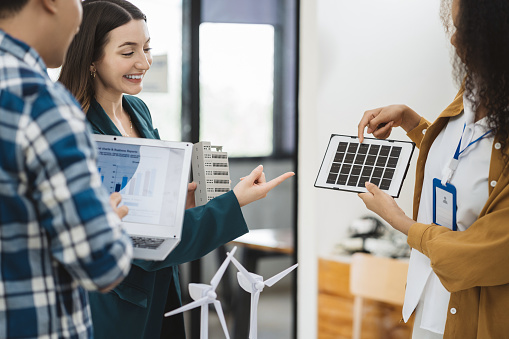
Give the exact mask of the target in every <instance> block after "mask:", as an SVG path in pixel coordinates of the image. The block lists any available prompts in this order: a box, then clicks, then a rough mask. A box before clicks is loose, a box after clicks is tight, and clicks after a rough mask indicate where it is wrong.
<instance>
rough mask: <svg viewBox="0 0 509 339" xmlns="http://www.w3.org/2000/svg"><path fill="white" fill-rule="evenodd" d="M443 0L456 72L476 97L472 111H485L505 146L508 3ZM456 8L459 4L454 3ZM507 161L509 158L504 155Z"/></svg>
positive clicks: (501, 0)
mask: <svg viewBox="0 0 509 339" xmlns="http://www.w3.org/2000/svg"><path fill="white" fill-rule="evenodd" d="M454 1H458V3H457V5H458V6H457V12H456V13H454V14H455V15H456V16H455V18H454V23H455V26H453V24H452V19H451V18H452V8H453V6H452V2H453V0H442V3H441V18H442V21H443V23H444V26H445V28H446V31H447V32H448V33H449V34H450V35H451V36H452V35H454V38H453V40H454V45H455V47H456V56H455V57H454V61H453V73H454V77H455V79H456V81H457V82H458V83H463V84H464V87H465V92H466V94H467V95H469V96H471V97H472V98H473V106H474V107H473V108H474V110H477V109H478V108H479V107H481V108H482V109H484V110H485V111H486V114H487V117H488V124H489V126H490V127H491V128H492V129H493V131H494V132H495V135H496V136H497V138H498V139H499V141H500V143H501V144H502V148H503V149H504V153H508V152H507V145H508V143H509V1H507V0H489V1H488V0H454ZM455 5H456V4H455ZM505 158H506V162H507V161H508V159H509V156H507V155H506V156H505Z"/></svg>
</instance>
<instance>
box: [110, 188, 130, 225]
mask: <svg viewBox="0 0 509 339" xmlns="http://www.w3.org/2000/svg"><path fill="white" fill-rule="evenodd" d="M121 201H122V196H121V195H120V193H118V192H115V193H112V194H111V195H110V205H111V208H113V211H114V212H115V213H117V215H118V217H119V218H120V219H123V218H124V217H125V216H126V215H127V213H129V208H128V207H127V206H126V205H124V206H120V207H118V204H120V202H121Z"/></svg>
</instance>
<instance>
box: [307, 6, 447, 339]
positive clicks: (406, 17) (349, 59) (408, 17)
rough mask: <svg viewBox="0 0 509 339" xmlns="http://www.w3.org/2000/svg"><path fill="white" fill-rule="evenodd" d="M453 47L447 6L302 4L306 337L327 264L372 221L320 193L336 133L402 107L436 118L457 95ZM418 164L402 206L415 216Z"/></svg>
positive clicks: (338, 197) (345, 197) (344, 201)
mask: <svg viewBox="0 0 509 339" xmlns="http://www.w3.org/2000/svg"><path fill="white" fill-rule="evenodd" d="M449 46H450V44H449V41H448V39H447V37H446V36H445V33H444V31H443V28H442V24H441V22H440V19H439V0H383V1H382V0H357V1H349V0H301V66H300V72H301V73H300V77H301V78H300V141H299V145H300V150H299V152H300V153H299V157H300V164H299V169H298V180H299V185H300V187H299V188H300V192H299V239H300V241H299V262H300V264H301V266H300V268H299V300H298V303H299V319H298V333H299V338H306V339H308V338H315V337H316V290H317V286H316V283H317V279H316V278H317V270H316V264H317V258H318V256H320V255H327V254H330V253H331V251H332V248H333V246H334V245H335V244H336V243H337V242H338V240H339V239H341V238H342V237H345V236H346V228H347V227H348V225H349V223H350V222H351V221H352V220H353V219H355V218H358V217H360V216H363V215H366V214H368V211H367V210H366V208H365V207H364V205H363V204H362V202H361V201H360V199H359V198H358V197H357V196H356V195H355V194H352V193H344V192H337V191H331V190H325V189H316V188H313V184H314V181H315V178H316V174H317V173H318V169H319V167H320V163H321V160H322V157H323V154H324V152H325V148H326V147H327V143H328V140H329V138H330V135H331V134H333V133H338V134H350V135H356V133H357V124H358V122H359V120H360V118H361V116H362V114H363V112H364V111H366V110H368V109H372V108H376V107H380V106H384V105H388V104H393V103H403V104H407V105H409V106H410V107H412V108H413V109H414V110H416V111H417V112H418V113H420V114H421V115H424V116H425V117H426V118H428V120H434V119H435V118H436V117H437V116H438V114H439V113H440V112H441V111H442V110H443V109H444V108H445V107H446V106H447V105H448V104H449V102H450V101H451V100H452V99H453V97H454V95H455V94H456V91H457V90H456V88H455V86H454V84H453V81H452V77H451V66H450V63H449V60H450V57H449V54H450V47H449ZM391 138H394V139H402V140H407V138H406V136H405V134H404V132H402V131H397V132H393V135H392V136H391ZM416 159H417V154H414V162H413V163H414V165H413V166H412V167H411V169H410V171H409V174H408V176H407V179H406V182H405V185H404V187H403V191H402V193H401V195H400V198H399V199H398V200H397V201H398V203H399V204H400V206H401V207H402V208H403V209H404V210H405V212H407V213H408V214H409V215H411V208H412V189H413V184H414V178H415V175H414V171H415V167H414V166H415V160H416Z"/></svg>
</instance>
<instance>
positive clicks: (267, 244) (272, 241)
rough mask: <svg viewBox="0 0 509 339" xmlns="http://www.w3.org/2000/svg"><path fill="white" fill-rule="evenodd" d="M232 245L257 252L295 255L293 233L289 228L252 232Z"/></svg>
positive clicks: (234, 241)
mask: <svg viewBox="0 0 509 339" xmlns="http://www.w3.org/2000/svg"><path fill="white" fill-rule="evenodd" d="M230 244H231V245H235V246H242V247H245V248H249V249H253V250H257V251H263V252H269V253H283V254H289V255H291V254H293V231H292V230H291V229H288V228H280V229H277V228H264V229H258V230H252V231H249V233H246V234H244V235H243V236H241V237H238V238H237V239H235V240H233V241H232V242H230Z"/></svg>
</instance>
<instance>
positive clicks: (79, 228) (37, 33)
mask: <svg viewBox="0 0 509 339" xmlns="http://www.w3.org/2000/svg"><path fill="white" fill-rule="evenodd" d="M81 13H82V9H81V1H80V0H1V1H0V338H91V337H92V336H93V334H92V324H91V317H90V311H89V307H88V298H87V293H86V291H85V290H90V291H93V290H98V291H103V292H105V291H108V290H109V289H111V288H113V287H114V286H115V285H116V284H117V283H118V282H120V281H121V280H122V279H123V278H124V277H125V276H126V275H127V273H128V270H129V267H130V262H131V256H132V245H131V242H130V239H129V237H128V235H127V234H126V233H125V232H124V230H123V229H122V228H121V227H120V219H119V216H123V215H125V211H121V209H118V210H117V209H116V205H117V204H118V202H119V199H120V198H119V196H116V197H113V199H112V200H111V203H110V202H109V201H108V195H107V193H106V192H105V191H104V190H103V189H102V187H101V180H100V177H99V174H98V173H97V169H96V163H95V158H96V151H95V144H94V142H93V140H92V139H91V136H90V134H89V131H88V127H87V125H86V123H85V116H84V114H83V112H82V111H81V109H80V107H79V105H78V104H77V102H76V101H75V100H74V98H73V97H72V96H71V95H70V94H69V93H68V92H67V91H66V90H65V89H64V87H63V86H61V85H60V84H59V83H53V82H52V81H51V80H50V78H49V77H48V74H47V71H46V65H47V66H48V67H58V66H60V65H61V63H62V61H63V59H64V56H65V52H66V50H67V48H68V46H69V44H70V42H71V41H72V38H73V37H74V35H75V34H76V32H77V30H78V28H79V24H80V22H81V15H82V14H81ZM115 212H117V213H118V215H119V216H117V213H115Z"/></svg>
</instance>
